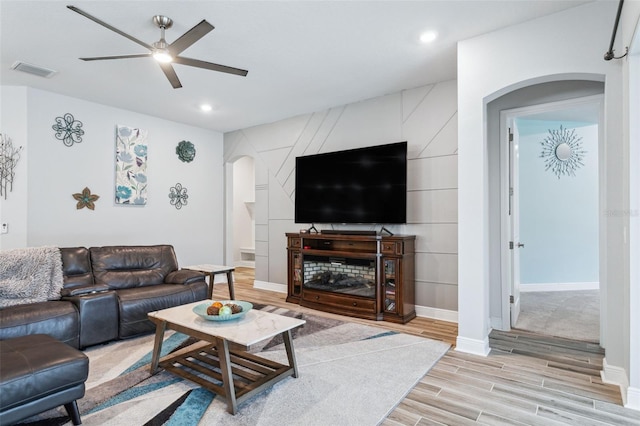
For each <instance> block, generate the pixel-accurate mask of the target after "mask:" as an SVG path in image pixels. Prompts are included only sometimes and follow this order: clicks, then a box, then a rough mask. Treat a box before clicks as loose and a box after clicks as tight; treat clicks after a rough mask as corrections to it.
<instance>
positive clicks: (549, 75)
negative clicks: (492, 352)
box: [457, 2, 627, 366]
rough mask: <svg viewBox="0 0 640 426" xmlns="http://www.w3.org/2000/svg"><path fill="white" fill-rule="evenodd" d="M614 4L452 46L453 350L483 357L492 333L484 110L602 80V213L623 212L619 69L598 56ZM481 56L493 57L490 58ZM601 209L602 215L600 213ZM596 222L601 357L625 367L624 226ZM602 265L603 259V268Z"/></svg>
mask: <svg viewBox="0 0 640 426" xmlns="http://www.w3.org/2000/svg"><path fill="white" fill-rule="evenodd" d="M616 8H617V2H594V3H589V4H586V5H583V6H579V7H576V8H573V9H569V10H567V11H564V12H561V13H558V14H555V15H551V16H548V17H544V18H540V19H537V20H533V21H529V22H526V23H523V24H521V25H517V26H513V27H509V28H506V29H503V30H500V31H496V32H493V33H490V34H486V35H483V36H480V37H477V38H474V39H471V40H467V41H464V42H461V43H459V46H458V108H459V117H460V119H459V127H458V130H459V140H458V143H459V147H460V149H459V167H458V170H459V184H460V188H459V209H460V216H459V248H460V249H459V257H460V265H459V270H460V275H459V315H460V319H459V337H458V346H457V349H458V350H462V351H467V352H473V353H487V351H488V333H489V330H490V327H489V304H488V295H489V279H488V276H489V264H490V259H489V257H488V256H487V254H486V253H488V248H489V244H488V241H489V234H488V223H489V216H488V211H489V206H488V202H487V201H488V193H489V188H488V185H487V182H488V180H489V175H490V172H489V170H488V167H487V164H488V149H487V140H486V126H487V123H486V104H487V103H488V102H489V101H491V100H492V99H496V98H497V97H499V96H500V95H502V94H504V93H508V92H510V91H512V90H515V89H517V88H520V87H524V86H527V85H531V84H534V83H539V82H543V81H552V80H565V79H577V78H583V79H593V80H599V79H601V80H604V82H605V116H606V128H605V129H604V146H605V147H606V148H605V150H606V152H605V158H606V164H605V170H604V173H603V174H601V178H602V179H603V180H602V182H606V186H605V185H603V186H602V187H603V188H602V191H603V192H602V194H601V207H604V208H605V209H621V210H623V209H624V208H625V203H624V196H623V193H624V187H625V176H624V173H623V172H624V167H623V165H624V164H623V163H624V161H623V160H624V156H623V151H624V148H623V144H621V143H616V142H617V141H621V140H622V133H621V131H622V122H621V118H620V117H621V112H622V111H621V99H622V87H621V76H620V64H619V63H615V62H613V63H612V62H605V61H603V59H602V57H603V55H604V51H605V50H606V47H607V45H608V40H609V39H610V36H611V26H612V23H613V22H614V18H615V13H616ZM487 58H491V60H488V59H487ZM601 211H602V209H601ZM622 222H623V221H622V220H620V219H619V218H612V217H605V218H602V217H601V219H600V229H601V235H600V244H601V249H600V253H601V259H606V263H605V264H601V267H600V278H601V279H600V282H601V284H604V286H605V288H606V290H605V294H604V297H603V298H604V299H605V303H609V309H605V310H603V311H602V313H603V315H604V321H605V323H606V325H607V330H606V333H605V336H604V337H605V339H606V342H605V344H606V349H607V359H608V361H610V362H611V363H612V365H616V366H624V364H625V360H624V358H625V355H624V353H623V352H624V350H623V346H624V343H623V342H624V340H625V338H626V337H625V336H624V334H625V333H621V332H620V330H621V329H624V328H625V319H624V317H623V316H624V315H623V313H622V311H621V310H620V309H615V305H616V304H619V303H621V301H622V300H624V288H625V287H626V286H627V283H625V279H624V272H623V271H624V265H623V259H624V257H625V251H626V250H625V243H624V241H623V238H624V225H623V223H622ZM603 263H604V262H603Z"/></svg>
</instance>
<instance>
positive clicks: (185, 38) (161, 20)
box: [67, 6, 248, 89]
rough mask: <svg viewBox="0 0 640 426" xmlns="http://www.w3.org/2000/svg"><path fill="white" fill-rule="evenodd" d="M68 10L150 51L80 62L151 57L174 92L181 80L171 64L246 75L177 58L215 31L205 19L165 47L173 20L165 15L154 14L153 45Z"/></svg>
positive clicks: (90, 16)
mask: <svg viewBox="0 0 640 426" xmlns="http://www.w3.org/2000/svg"><path fill="white" fill-rule="evenodd" d="M67 7H68V8H69V9H71V10H73V11H74V12H76V13H79V14H80V15H82V16H84V17H86V18H89V19H91V20H92V21H94V22H96V23H98V24H100V25H102V26H103V27H105V28H107V29H110V30H111V31H113V32H116V33H118V34H120V35H121V36H123V37H126V38H128V39H129V40H131V41H133V42H135V43H138V44H139V45H140V46H143V47H146V48H147V49H149V52H148V53H141V54H133V55H118V56H97V57H93V58H80V59H81V60H83V61H101V60H105V59H131V58H148V57H152V58H154V59H155V60H156V61H157V62H158V65H160V68H161V69H162V71H163V72H164V75H165V76H167V78H168V79H169V82H170V83H171V85H172V86H173V88H174V89H178V88H180V87H182V84H181V83H180V79H179V78H178V75H177V74H176V71H175V70H174V69H173V66H172V65H171V64H172V63H175V64H181V65H188V66H190V67H196V68H204V69H207V70H211V71H219V72H225V73H228V74H235V75H240V76H243V77H244V76H246V75H247V73H248V71H247V70H243V69H239V68H233V67H228V66H226V65H219V64H213V63H211V62H205V61H200V60H198V59H191V58H185V57H184V56H179V55H180V53H182V52H183V51H184V50H186V49H187V48H188V47H190V46H191V45H192V44H194V43H195V42H196V41H198V40H200V39H201V38H202V37H204V36H205V35H207V34H208V33H209V32H210V31H211V30H213V28H214V27H213V25H211V24H210V23H208V22H207V21H206V20H204V19H203V20H202V21H201V22H200V23H199V24H197V25H196V26H195V27H193V28H191V29H190V30H189V31H187V32H186V33H184V34H183V35H182V36H180V38H178V39H177V40H176V41H174V42H173V43H171V44H168V43H167V41H166V40H165V39H164V31H165V30H167V29H169V28H171V26H172V25H173V21H172V20H171V18H168V17H166V16H163V15H156V16H154V17H153V22H154V24H156V25H157V26H158V28H160V40H158V41H156V42H154V43H152V44H147V43H145V42H143V41H140V40H138V39H137V38H135V37H133V36H131V35H129V34H127V33H125V32H123V31H120V30H119V29H117V28H115V27H113V26H111V25H109V24H107V23H106V22H104V21H101V20H100V19H98V18H96V17H95V16H92V15H90V14H88V13H87V12H85V11H83V10H81V9H78V8H77V7H75V6H67Z"/></svg>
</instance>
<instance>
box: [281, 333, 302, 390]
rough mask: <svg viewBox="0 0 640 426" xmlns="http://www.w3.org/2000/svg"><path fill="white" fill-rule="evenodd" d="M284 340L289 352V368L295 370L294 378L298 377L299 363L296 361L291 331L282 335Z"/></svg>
mask: <svg viewBox="0 0 640 426" xmlns="http://www.w3.org/2000/svg"><path fill="white" fill-rule="evenodd" d="M282 339H283V340H284V347H285V349H286V351H287V359H288V360H289V367H292V368H293V374H292V376H293V377H296V378H297V377H298V362H297V361H296V354H295V352H294V351H293V337H291V330H287V331H284V332H283V333H282Z"/></svg>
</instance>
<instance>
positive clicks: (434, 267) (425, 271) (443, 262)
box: [416, 253, 458, 285]
mask: <svg viewBox="0 0 640 426" xmlns="http://www.w3.org/2000/svg"><path fill="white" fill-rule="evenodd" d="M416 275H417V276H419V277H420V279H421V280H423V281H429V282H434V283H442V284H454V285H455V284H457V282H458V255H457V254H444V253H416Z"/></svg>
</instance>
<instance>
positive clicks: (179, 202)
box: [169, 183, 189, 210]
mask: <svg viewBox="0 0 640 426" xmlns="http://www.w3.org/2000/svg"><path fill="white" fill-rule="evenodd" d="M188 199H189V196H188V195H187V188H183V187H182V185H181V184H180V183H176V186H172V187H171V188H170V189H169V202H170V203H171V205H172V206H174V207H175V208H176V209H178V210H180V209H181V208H182V206H186V205H187V200H188Z"/></svg>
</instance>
